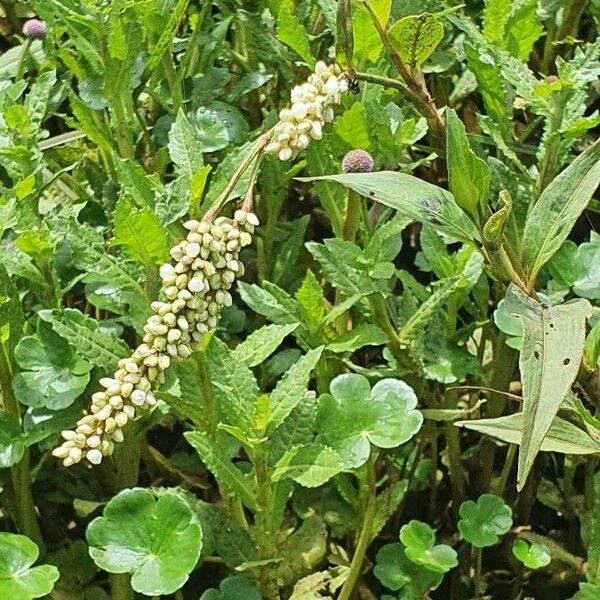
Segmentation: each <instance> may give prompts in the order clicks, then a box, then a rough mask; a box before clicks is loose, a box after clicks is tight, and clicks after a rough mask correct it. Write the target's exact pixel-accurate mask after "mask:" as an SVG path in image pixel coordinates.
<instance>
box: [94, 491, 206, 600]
mask: <svg viewBox="0 0 600 600" xmlns="http://www.w3.org/2000/svg"><path fill="white" fill-rule="evenodd" d="M86 537H87V541H88V544H89V545H90V556H91V557H92V558H93V559H94V562H95V563H96V565H98V567H100V568H101V569H104V570H105V571H108V572H109V573H130V574H131V587H132V588H133V589H134V590H135V591H136V592H139V593H140V594H145V595H146V596H158V595H161V594H172V593H173V592H175V591H176V590H178V589H179V588H180V587H181V586H183V585H184V583H185V582H186V581H187V579H188V575H189V574H190V572H191V571H192V570H193V569H194V567H195V566H196V563H197V562H198V558H199V556H200V551H201V549H202V530H201V529H200V525H199V524H198V523H197V522H196V520H195V518H194V516H193V514H192V512H191V510H190V508H189V506H188V504H187V502H185V500H183V498H181V497H180V496H178V495H177V494H174V493H171V492H169V493H166V494H164V495H163V496H161V497H160V498H159V499H158V500H155V499H154V497H153V496H152V494H151V493H150V492H148V491H147V490H145V489H142V488H133V489H128V490H123V491H122V492H120V493H119V494H117V495H116V496H115V497H114V498H113V499H112V500H111V501H110V502H109V503H108V504H107V505H106V507H105V509H104V514H103V516H102V517H97V518H96V519H94V520H93V521H92V522H91V523H90V524H89V526H88V528H87V532H86Z"/></svg>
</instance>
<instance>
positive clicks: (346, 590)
mask: <svg viewBox="0 0 600 600" xmlns="http://www.w3.org/2000/svg"><path fill="white" fill-rule="evenodd" d="M376 484H377V481H376V475H375V457H374V453H373V451H372V450H371V454H370V455H369V459H368V460H367V463H366V465H365V473H364V476H363V480H362V481H361V485H360V500H361V503H362V505H363V507H364V508H363V519H362V528H361V530H360V534H359V536H358V540H357V542H356V548H355V550H354V556H353V557H352V563H351V564H350V571H349V572H348V577H347V579H346V581H345V582H344V585H343V586H342V590H341V592H340V595H339V596H338V600H350V598H352V592H353V591H354V588H355V586H356V582H357V581H358V578H359V577H360V574H361V572H362V568H363V563H364V561H365V555H366V552H367V548H368V546H369V541H370V539H371V531H372V530H373V521H374V519H375V499H376V497H377V490H376Z"/></svg>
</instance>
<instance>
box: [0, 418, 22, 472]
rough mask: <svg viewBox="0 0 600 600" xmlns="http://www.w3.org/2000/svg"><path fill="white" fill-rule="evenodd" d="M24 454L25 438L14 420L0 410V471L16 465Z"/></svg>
mask: <svg viewBox="0 0 600 600" xmlns="http://www.w3.org/2000/svg"><path fill="white" fill-rule="evenodd" d="M24 452H25V436H24V434H23V430H22V429H21V426H20V425H19V423H18V422H17V420H16V419H14V418H13V417H11V416H10V415H9V414H8V413H6V412H4V411H3V410H0V469H7V468H8V467H12V466H13V465H15V464H17V463H18V462H19V461H20V460H21V458H23V453H24Z"/></svg>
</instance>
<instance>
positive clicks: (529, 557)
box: [512, 539, 552, 569]
mask: <svg viewBox="0 0 600 600" xmlns="http://www.w3.org/2000/svg"><path fill="white" fill-rule="evenodd" d="M512 553H513V554H514V555H515V557H516V558H517V559H518V560H520V561H521V562H522V563H523V564H524V565H525V566H526V567H527V568H528V569H541V568H542V567H546V566H547V565H549V564H550V561H551V560H552V559H551V558H550V554H549V553H548V550H547V548H546V546H544V545H543V544H535V543H534V544H531V546H530V545H529V544H528V543H527V542H526V541H525V540H521V539H516V540H515V541H514V542H513V545H512Z"/></svg>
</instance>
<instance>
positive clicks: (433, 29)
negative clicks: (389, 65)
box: [388, 13, 444, 69]
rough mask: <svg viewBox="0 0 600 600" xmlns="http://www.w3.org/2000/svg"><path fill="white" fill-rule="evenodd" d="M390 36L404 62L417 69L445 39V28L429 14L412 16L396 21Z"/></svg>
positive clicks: (389, 33)
mask: <svg viewBox="0 0 600 600" xmlns="http://www.w3.org/2000/svg"><path fill="white" fill-rule="evenodd" d="M388 35H389V37H390V39H391V41H392V44H393V46H394V49H395V50H396V52H398V54H399V55H400V57H401V58H402V60H403V61H404V62H405V63H406V64H407V65H409V66H410V67H412V68H413V69H416V68H417V67H420V66H421V65H422V64H423V63H424V62H425V61H426V60H427V59H428V58H429V57H430V56H431V54H432V52H433V51H434V50H435V49H436V47H437V45H438V44H439V43H440V42H441V41H442V38H443V37H444V26H443V25H442V24H441V23H440V22H439V21H438V20H437V19H436V17H435V16H434V15H432V14H429V13H423V14H421V15H410V16H408V17H404V18H403V19H400V20H399V21H396V22H395V23H394V24H393V25H392V26H391V28H390V30H389V32H388Z"/></svg>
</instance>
